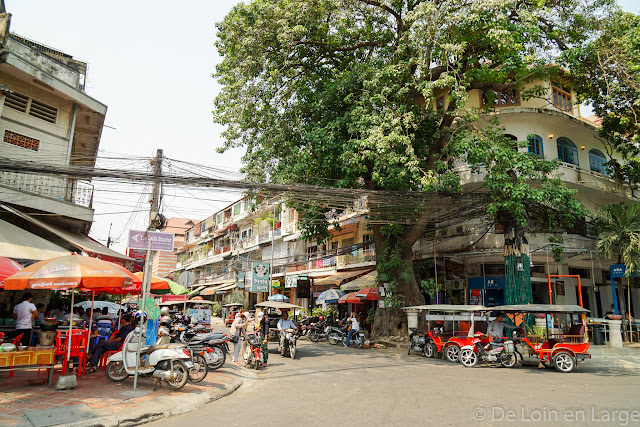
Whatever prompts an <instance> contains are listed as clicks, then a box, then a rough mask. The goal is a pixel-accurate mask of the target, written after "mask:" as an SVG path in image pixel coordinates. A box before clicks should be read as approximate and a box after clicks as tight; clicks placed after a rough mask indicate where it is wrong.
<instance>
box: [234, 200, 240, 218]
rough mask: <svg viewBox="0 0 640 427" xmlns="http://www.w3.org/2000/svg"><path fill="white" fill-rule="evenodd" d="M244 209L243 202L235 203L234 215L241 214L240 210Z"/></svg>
mask: <svg viewBox="0 0 640 427" xmlns="http://www.w3.org/2000/svg"><path fill="white" fill-rule="evenodd" d="M241 209H242V204H241V203H236V204H235V205H233V215H234V216H235V215H240V211H241Z"/></svg>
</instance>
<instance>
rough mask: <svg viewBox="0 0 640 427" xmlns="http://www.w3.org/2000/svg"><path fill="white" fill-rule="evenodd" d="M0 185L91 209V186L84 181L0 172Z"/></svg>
mask: <svg viewBox="0 0 640 427" xmlns="http://www.w3.org/2000/svg"><path fill="white" fill-rule="evenodd" d="M0 184H2V185H6V186H7V187H12V188H15V189H17V190H21V191H28V192H29V193H33V194H36V195H38V196H44V197H49V198H51V199H56V200H60V201H63V202H66V203H71V204H74V205H78V206H82V207H85V208H91V207H92V205H93V185H92V184H89V183H87V182H84V181H77V180H75V179H67V178H58V177H50V176H41V175H31V174H23V173H17V172H0Z"/></svg>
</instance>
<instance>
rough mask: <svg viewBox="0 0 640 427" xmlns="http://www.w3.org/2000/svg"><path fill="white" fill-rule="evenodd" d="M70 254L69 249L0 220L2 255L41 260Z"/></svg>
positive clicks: (0, 251) (0, 249) (0, 250)
mask: <svg viewBox="0 0 640 427" xmlns="http://www.w3.org/2000/svg"><path fill="white" fill-rule="evenodd" d="M70 254H71V251H69V250H67V249H65V248H63V247H60V246H58V245H56V244H55V243H51V242H50V241H48V240H46V239H43V238H42V237H40V236H36V235H35V234H32V233H29V232H28V231H26V230H23V229H22V228H20V227H18V226H15V225H13V224H11V223H8V222H6V221H2V220H0V255H1V256H3V257H6V258H12V259H20V260H33V261H42V260H45V259H50V258H56V257H59V256H65V255H70Z"/></svg>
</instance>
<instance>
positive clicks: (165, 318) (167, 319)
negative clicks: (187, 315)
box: [160, 316, 171, 327]
mask: <svg viewBox="0 0 640 427" xmlns="http://www.w3.org/2000/svg"><path fill="white" fill-rule="evenodd" d="M160 324H161V325H162V326H166V327H169V326H171V316H162V317H161V318H160Z"/></svg>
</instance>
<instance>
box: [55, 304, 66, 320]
mask: <svg viewBox="0 0 640 427" xmlns="http://www.w3.org/2000/svg"><path fill="white" fill-rule="evenodd" d="M66 315H67V311H66V310H65V309H64V305H62V304H60V305H59V306H58V308H57V309H55V310H53V311H52V312H51V316H53V317H54V318H56V319H64V317H65V316H66Z"/></svg>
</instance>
